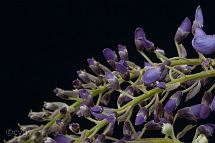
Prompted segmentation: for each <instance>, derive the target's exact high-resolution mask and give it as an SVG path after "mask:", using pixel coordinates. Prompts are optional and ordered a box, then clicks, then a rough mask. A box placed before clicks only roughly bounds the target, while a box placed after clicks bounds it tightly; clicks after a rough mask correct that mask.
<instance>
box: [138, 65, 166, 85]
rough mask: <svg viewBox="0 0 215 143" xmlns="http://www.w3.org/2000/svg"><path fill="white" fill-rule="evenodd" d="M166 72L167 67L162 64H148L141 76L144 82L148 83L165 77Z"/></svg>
mask: <svg viewBox="0 0 215 143" xmlns="http://www.w3.org/2000/svg"><path fill="white" fill-rule="evenodd" d="M166 74H167V69H166V68H165V66H164V65H163V64H162V65H159V66H149V67H147V68H146V71H145V73H144V75H143V77H142V81H143V82H144V84H146V85H150V84H152V83H154V82H156V81H160V80H162V79H163V78H165V77H166Z"/></svg>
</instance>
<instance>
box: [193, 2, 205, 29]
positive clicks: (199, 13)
mask: <svg viewBox="0 0 215 143" xmlns="http://www.w3.org/2000/svg"><path fill="white" fill-rule="evenodd" d="M195 21H197V22H198V23H199V24H200V25H202V26H203V24H204V18H203V14H202V9H201V7H200V6H198V7H197V8H196V14H195Z"/></svg>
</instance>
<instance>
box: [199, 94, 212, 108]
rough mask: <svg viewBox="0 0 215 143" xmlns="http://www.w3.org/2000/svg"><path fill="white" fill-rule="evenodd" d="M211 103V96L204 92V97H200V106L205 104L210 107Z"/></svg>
mask: <svg viewBox="0 0 215 143" xmlns="http://www.w3.org/2000/svg"><path fill="white" fill-rule="evenodd" d="M211 102H212V94H211V93H210V92H205V94H204V96H203V97H202V102H201V104H205V105H207V106H208V107H210V105H211Z"/></svg>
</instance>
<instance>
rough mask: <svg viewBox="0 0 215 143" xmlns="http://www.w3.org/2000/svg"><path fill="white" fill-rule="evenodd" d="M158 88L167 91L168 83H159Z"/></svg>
mask: <svg viewBox="0 0 215 143" xmlns="http://www.w3.org/2000/svg"><path fill="white" fill-rule="evenodd" d="M157 87H159V88H160V89H166V83H165V82H158V83H157Z"/></svg>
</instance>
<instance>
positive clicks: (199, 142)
mask: <svg viewBox="0 0 215 143" xmlns="http://www.w3.org/2000/svg"><path fill="white" fill-rule="evenodd" d="M193 143H208V139H207V138H206V136H205V135H203V134H201V135H199V136H198V137H197V139H196V140H195V141H194V142H193Z"/></svg>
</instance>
